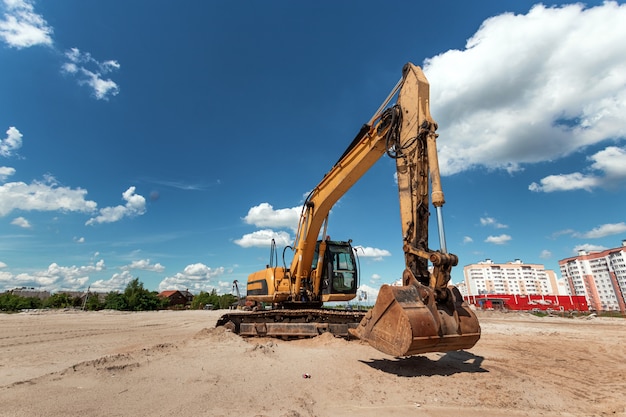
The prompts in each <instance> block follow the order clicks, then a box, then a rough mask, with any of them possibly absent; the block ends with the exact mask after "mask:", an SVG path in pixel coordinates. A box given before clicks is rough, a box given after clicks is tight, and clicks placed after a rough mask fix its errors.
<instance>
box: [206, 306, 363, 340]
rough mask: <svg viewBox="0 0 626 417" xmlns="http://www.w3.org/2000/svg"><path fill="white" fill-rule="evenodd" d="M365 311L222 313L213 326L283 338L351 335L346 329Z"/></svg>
mask: <svg viewBox="0 0 626 417" xmlns="http://www.w3.org/2000/svg"><path fill="white" fill-rule="evenodd" d="M364 316H365V312H364V311H352V310H326V309H303V310H299V309H298V310H281V309H277V310H265V311H252V312H245V311H238V312H233V313H227V314H224V315H223V316H222V317H220V318H219V319H218V321H217V323H216V325H215V327H219V326H224V327H226V328H227V329H230V330H231V331H233V332H234V333H236V334H238V335H240V336H249V337H279V338H283V339H290V338H305V337H315V336H319V335H320V334H322V333H332V334H333V335H335V336H338V337H345V338H348V339H349V338H350V337H351V334H350V332H349V331H348V329H354V328H356V327H357V326H358V325H359V323H360V322H361V320H362V319H363V317H364Z"/></svg>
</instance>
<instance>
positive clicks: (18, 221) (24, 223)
mask: <svg viewBox="0 0 626 417" xmlns="http://www.w3.org/2000/svg"><path fill="white" fill-rule="evenodd" d="M11 224H12V225H14V226H18V227H21V228H23V229H30V228H32V226H31V224H30V222H29V221H28V220H26V219H25V218H24V217H16V218H14V219H13V220H12V221H11Z"/></svg>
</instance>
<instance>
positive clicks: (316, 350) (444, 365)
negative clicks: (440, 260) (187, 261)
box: [0, 311, 626, 417]
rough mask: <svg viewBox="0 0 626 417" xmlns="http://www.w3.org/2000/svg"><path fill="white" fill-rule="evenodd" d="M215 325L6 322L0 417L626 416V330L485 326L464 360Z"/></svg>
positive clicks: (168, 320) (46, 318)
mask: <svg viewBox="0 0 626 417" xmlns="http://www.w3.org/2000/svg"><path fill="white" fill-rule="evenodd" d="M220 314H221V312H219V311H214V312H212V311H180V312H172V311H161V312H142V313H120V312H112V311H102V312H75V311H58V312H28V313H19V314H1V315H0V352H1V354H0V416H11V417H20V416H28V417H35V416H46V417H60V416H107V417H112V416H151V417H159V416H173V415H194V416H237V417H242V416H244V417H245V416H277V417H298V416H302V417H310V416H320V417H322V416H361V417H381V416H432V417H443V416H446V417H449V416H451V415H456V416H470V417H473V416H476V417H478V416H485V417H490V416H494V417H495V416H503V415H507V416H626V320H624V319H610V318H573V319H572V318H559V317H544V318H539V317H535V316H532V315H528V314H523V313H508V314H501V313H481V312H479V319H480V322H481V326H482V333H483V335H482V338H481V340H480V341H479V342H478V344H477V345H476V346H475V347H474V348H472V349H471V350H468V351H460V352H452V353H446V354H444V353H431V354H425V355H420V356H413V357H408V358H394V357H391V356H387V355H385V354H383V353H380V352H378V351H377V350H375V349H373V348H371V347H369V346H368V345H366V344H363V343H361V342H359V341H356V340H352V341H347V340H344V339H338V338H333V337H332V336H331V335H322V336H319V337H317V338H314V339H307V340H296V341H283V340H275V339H242V338H240V337H238V336H236V335H234V334H232V333H230V332H226V331H224V329H223V328H218V329H216V328H214V325H215V322H216V320H217V318H218V317H219V316H220ZM305 373H308V374H310V375H311V377H310V378H303V374H305Z"/></svg>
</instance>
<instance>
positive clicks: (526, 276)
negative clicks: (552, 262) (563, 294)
mask: <svg viewBox="0 0 626 417" xmlns="http://www.w3.org/2000/svg"><path fill="white" fill-rule="evenodd" d="M463 275H464V277H465V290H466V291H467V293H466V294H464V295H467V296H474V295H484V294H518V295H558V294H559V285H558V281H557V279H556V274H555V273H554V271H552V270H549V269H546V268H545V267H544V265H540V264H525V263H523V262H522V261H521V260H519V259H516V260H515V261H513V262H507V263H505V264H497V263H494V262H493V261H492V260H491V259H487V260H485V261H482V262H478V263H476V264H471V265H467V266H465V267H464V268H463Z"/></svg>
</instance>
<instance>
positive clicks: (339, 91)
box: [0, 0, 626, 293]
mask: <svg viewBox="0 0 626 417" xmlns="http://www.w3.org/2000/svg"><path fill="white" fill-rule="evenodd" d="M420 3H423V2H408V1H407V2H403V1H390V2H385V4H384V7H383V6H381V3H380V2H373V1H342V2H334V1H316V2H294V1H273V0H272V1H265V2H258V1H204V0H194V1H183V2H168V1H152V2H139V1H134V2H132V1H131V2H129V1H107V2H101V1H92V0H89V1H88V0H63V1H55V2H44V1H27V0H0V290H2V289H11V288H15V287H20V286H28V287H35V288H41V289H48V290H52V291H58V290H85V289H86V288H87V287H89V286H91V288H92V289H95V290H99V291H110V290H121V289H123V288H124V286H125V285H126V283H127V282H128V281H129V280H130V279H132V278H135V277H139V279H140V280H141V281H142V282H144V284H145V285H146V287H147V288H149V289H151V290H165V289H186V288H188V289H190V290H191V291H192V292H199V291H201V290H205V291H210V290H212V289H214V288H215V289H217V290H218V291H219V292H220V293H225V292H230V291H231V285H232V281H233V280H235V279H237V280H239V281H240V282H245V280H246V277H247V275H248V274H249V273H251V272H253V271H255V270H257V269H261V268H263V267H264V265H265V264H266V263H267V262H268V260H269V242H270V239H271V238H272V237H273V238H275V239H276V241H277V242H278V244H279V245H281V246H282V245H285V244H289V243H290V241H291V239H293V236H294V230H293V227H295V225H296V223H297V218H298V215H299V208H300V205H301V204H302V202H303V199H304V196H305V195H306V194H307V193H308V192H309V191H310V190H311V189H312V188H313V187H314V186H315V185H316V184H317V183H318V182H319V181H320V180H321V178H322V177H323V175H324V173H326V172H327V171H328V170H329V169H330V167H331V166H332V164H333V163H334V162H335V161H336V160H337V158H338V157H339V156H340V155H341V153H342V152H343V150H344V149H345V148H346V147H347V145H348V144H349V143H350V141H351V140H352V138H353V137H354V135H355V134H356V132H357V131H358V130H359V128H360V126H361V125H362V124H363V123H365V122H366V121H368V120H369V118H370V117H371V116H372V114H373V113H374V112H375V110H376V109H377V108H378V106H379V105H380V103H381V102H382V101H383V100H384V98H385V97H386V96H387V94H388V93H389V92H390V90H391V89H392V87H393V86H394V85H395V83H396V82H397V80H398V79H399V78H400V73H401V69H402V66H403V65H404V64H405V63H406V62H409V61H410V62H413V63H415V64H417V65H420V66H422V67H423V68H424V71H425V73H426V76H427V77H428V79H429V81H430V84H431V110H432V114H433V117H434V118H435V120H436V121H437V122H438V124H439V131H438V132H439V134H440V136H439V140H438V146H439V150H440V165H441V169H442V174H443V175H444V177H443V187H444V192H445V195H446V201H447V204H446V206H444V208H443V211H444V218H445V228H446V232H447V246H448V250H449V251H450V252H452V253H455V254H457V255H458V256H459V258H460V262H459V266H458V267H457V268H456V269H455V270H454V271H453V275H452V277H453V282H455V283H456V282H460V281H461V280H462V276H463V275H462V267H463V266H464V265H467V264H471V263H475V262H478V261H481V260H484V259H486V258H489V259H492V260H494V261H495V262H507V261H511V260H514V259H521V260H523V261H524V262H526V263H542V264H545V265H546V268H548V269H553V270H556V271H558V260H559V259H563V258H565V257H569V256H572V255H573V254H575V253H576V251H577V250H578V249H587V250H594V249H604V248H610V247H617V246H619V245H620V244H621V240H622V239H624V238H626V219H625V218H624V217H625V216H624V206H625V202H626V199H625V198H624V191H625V186H626V182H625V181H624V180H625V179H626V141H625V138H626V49H625V47H624V45H625V41H626V29H625V28H624V25H623V22H624V21H626V5H624V4H620V3H616V2H606V3H601V2H588V3H585V5H583V4H561V3H543V4H544V5H543V6H542V5H537V4H535V3H533V2H527V1H515V2H510V1H485V2H460V1H459V2H455V1H449V2H430V4H429V3H426V4H420ZM393 173H394V162H393V161H392V160H390V159H389V158H386V157H385V158H383V159H381V160H380V161H379V162H378V163H377V164H376V165H375V166H374V167H373V168H372V169H371V170H370V171H369V172H368V173H367V174H366V175H365V176H364V178H363V179H362V180H361V181H360V182H359V183H357V185H356V186H355V187H353V189H351V190H350V191H349V192H348V194H346V195H345V196H344V197H343V198H342V199H341V200H340V201H339V203H338V204H337V205H336V206H335V207H334V209H333V211H332V213H331V217H330V225H329V233H328V234H329V235H330V236H331V237H332V238H334V239H337V240H345V239H353V241H354V244H355V245H357V246H360V247H361V250H360V251H359V254H360V263H361V272H362V285H363V288H364V289H366V290H368V291H372V292H375V289H377V288H378V287H379V286H380V285H381V284H383V283H391V282H393V281H396V280H397V279H399V278H400V276H401V273H402V270H403V268H404V262H403V255H402V249H401V245H402V242H401V236H400V234H401V232H400V224H399V208H398V201H397V191H396V188H395V187H396V185H395V183H394V176H393ZM433 217H435V216H433ZM431 247H432V248H434V249H436V248H438V247H439V243H438V239H437V234H436V228H434V227H433V229H432V231H431ZM287 263H289V259H288V260H287Z"/></svg>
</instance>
